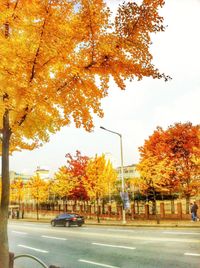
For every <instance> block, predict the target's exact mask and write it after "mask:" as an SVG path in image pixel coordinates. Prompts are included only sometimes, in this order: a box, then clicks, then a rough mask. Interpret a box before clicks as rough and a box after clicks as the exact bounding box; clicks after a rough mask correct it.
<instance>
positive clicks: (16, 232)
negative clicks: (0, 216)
mask: <svg viewBox="0 0 200 268" xmlns="http://www.w3.org/2000/svg"><path fill="white" fill-rule="evenodd" d="M12 233H15V234H23V235H26V234H27V233H25V232H18V231H12Z"/></svg>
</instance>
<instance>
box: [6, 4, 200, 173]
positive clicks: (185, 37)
mask: <svg viewBox="0 0 200 268" xmlns="http://www.w3.org/2000/svg"><path fill="white" fill-rule="evenodd" d="M119 2H121V1H117V0H112V1H111V0H110V1H109V3H110V7H111V9H112V10H114V8H115V6H114V5H115V4H116V3H119ZM161 14H162V15H163V16H164V18H165V25H168V27H167V29H166V31H165V32H164V33H158V34H156V35H154V36H153V46H152V53H153V56H154V60H153V63H154V64H155V65H156V67H158V68H159V69H160V71H161V72H164V73H165V74H167V75H170V76H171V77H172V78H173V79H172V81H169V82H167V83H166V82H164V81H163V80H152V79H151V78H146V79H144V80H142V81H140V82H138V81H134V82H132V83H127V89H126V90H125V91H121V90H120V89H118V88H117V87H116V86H115V84H114V83H113V82H111V87H110V91H109V96H108V97H107V98H106V99H104V100H103V101H102V107H103V109H104V113H105V116H104V118H103V119H99V118H95V120H94V122H95V129H94V131H93V132H92V133H87V132H86V131H84V130H83V129H76V128H75V127H73V124H72V125H71V126H68V127H65V128H63V129H62V130H61V131H60V132H58V133H57V134H55V135H53V136H52V137H51V139H50V142H49V143H48V144H46V145H45V146H43V147H42V148H40V149H37V150H34V151H23V152H17V153H14V154H13V156H12V157H11V160H10V169H11V170H15V171H17V172H26V173H32V172H33V171H34V170H35V169H36V168H37V166H40V167H42V168H47V169H49V170H50V171H51V173H53V172H55V171H56V170H57V169H58V168H59V167H60V166H62V165H64V164H65V163H66V161H65V154H66V153H71V154H75V152H76V150H79V151H81V153H82V155H87V156H94V155H95V154H98V155H100V154H102V153H106V154H107V155H109V156H112V160H113V164H114V165H115V166H117V165H120V141H119V137H118V136H117V135H114V134H111V133H109V132H106V131H103V130H101V129H100V128H99V127H100V126H104V127H106V128H108V129H110V130H113V131H116V132H119V133H121V134H122V136H123V156H124V165H129V164H132V163H137V162H138V160H139V153H138V147H139V146H142V145H143V143H144V140H145V139H147V138H148V136H150V135H151V134H152V133H153V131H154V130H155V129H156V127H157V126H158V125H159V126H162V127H163V128H166V127H167V126H169V125H172V124H174V123H175V122H182V123H184V122H187V121H190V122H192V123H193V124H199V119H200V68H199V63H200V34H199V32H200V30H199V29H200V16H199V14H200V1H199V0H166V4H165V6H164V8H163V9H162V11H161Z"/></svg>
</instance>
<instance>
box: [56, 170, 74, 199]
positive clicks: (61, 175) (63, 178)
mask: <svg viewBox="0 0 200 268" xmlns="http://www.w3.org/2000/svg"><path fill="white" fill-rule="evenodd" d="M77 184H78V182H77V180H76V178H74V177H73V176H71V175H70V173H69V172H68V170H67V168H66V167H65V166H63V167H61V168H59V170H58V172H56V173H55V176H54V179H53V183H52V185H51V192H52V193H54V194H55V195H56V196H58V197H60V198H61V199H63V200H66V199H67V198H68V196H69V195H70V193H71V191H72V190H73V189H74V188H75V187H76V186H77Z"/></svg>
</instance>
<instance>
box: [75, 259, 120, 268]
mask: <svg viewBox="0 0 200 268" xmlns="http://www.w3.org/2000/svg"><path fill="white" fill-rule="evenodd" d="M78 261H80V262H85V263H89V264H93V265H97V266H102V267H107V268H120V267H118V266H112V265H108V264H104V263H98V262H93V261H87V260H82V259H80V260H78Z"/></svg>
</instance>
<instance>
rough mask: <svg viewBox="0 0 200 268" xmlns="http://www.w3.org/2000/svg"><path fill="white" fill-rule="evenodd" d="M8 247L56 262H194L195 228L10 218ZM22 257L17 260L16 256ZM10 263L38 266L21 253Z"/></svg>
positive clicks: (119, 265)
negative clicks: (59, 224)
mask: <svg viewBox="0 0 200 268" xmlns="http://www.w3.org/2000/svg"><path fill="white" fill-rule="evenodd" d="M8 230H9V246H10V251H12V252H15V255H18V254H30V255H34V256H36V257H38V258H40V259H41V260H43V262H45V263H46V264H48V265H50V264H54V265H57V266H60V267H62V268H93V267H94V268H97V267H107V268H146V267H148V268H168V267H170V268H174V267H180V268H199V267H200V229H198V228H196V229H195V228H192V229H191V228H188V229H178V228H171V229H170V228H150V227H146V228H142V227H141V228H140V227H112V226H109V227H105V226H90V225H88V226H86V225H85V226H82V227H75V226H74V227H69V228H66V227H51V226H50V225H49V224H46V223H28V222H11V223H10V224H9V228H8ZM22 260H23V261H22ZM15 267H16V268H41V265H39V264H36V263H35V261H33V260H31V259H27V258H23V259H22V258H21V259H16V261H15Z"/></svg>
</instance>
